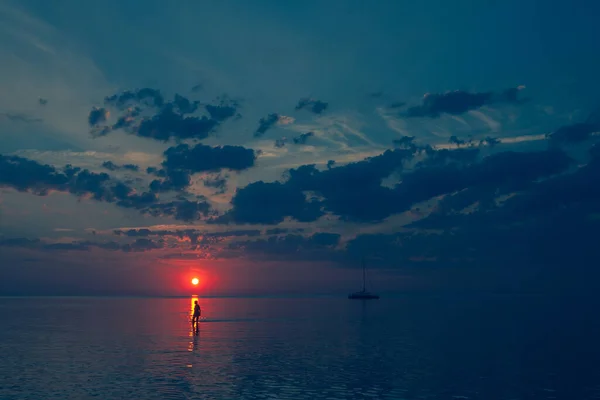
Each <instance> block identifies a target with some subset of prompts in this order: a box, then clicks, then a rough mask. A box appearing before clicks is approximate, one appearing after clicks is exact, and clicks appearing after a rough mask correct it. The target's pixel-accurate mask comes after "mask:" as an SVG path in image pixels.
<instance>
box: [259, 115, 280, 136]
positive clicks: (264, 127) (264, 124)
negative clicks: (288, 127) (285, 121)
mask: <svg viewBox="0 0 600 400" xmlns="http://www.w3.org/2000/svg"><path fill="white" fill-rule="evenodd" d="M278 120H279V114H275V113H273V114H269V115H267V116H266V117H264V118H261V119H260V121H258V128H257V129H256V131H255V132H254V136H255V137H259V136H262V135H264V134H265V132H267V131H268V130H269V129H271V128H272V127H273V125H275V124H276V123H277V121H278Z"/></svg>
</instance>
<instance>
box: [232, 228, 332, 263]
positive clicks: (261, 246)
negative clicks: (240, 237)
mask: <svg viewBox="0 0 600 400" xmlns="http://www.w3.org/2000/svg"><path fill="white" fill-rule="evenodd" d="M339 241H340V235H339V234H336V233H325V232H323V233H315V234H313V235H312V236H308V237H307V236H302V235H294V234H288V235H285V236H271V237H269V238H267V239H258V240H247V241H237V242H232V243H230V244H229V245H228V249H230V250H235V251H241V252H243V256H245V257H250V258H259V259H262V258H265V257H268V258H271V259H272V258H278V257H282V258H287V257H290V256H291V255H293V257H294V258H295V259H296V260H301V259H318V260H321V261H323V259H324V257H325V256H328V257H330V253H331V252H332V251H333V250H334V248H335V247H336V246H337V245H338V243H339Z"/></svg>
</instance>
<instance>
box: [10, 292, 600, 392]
mask: <svg viewBox="0 0 600 400" xmlns="http://www.w3.org/2000/svg"><path fill="white" fill-rule="evenodd" d="M199 301H200V304H201V306H202V309H203V321H202V323H201V324H200V328H199V330H198V332H197V334H196V332H195V331H193V330H192V329H191V325H190V323H189V320H188V318H189V313H190V310H191V307H192V302H193V299H190V298H188V299H147V298H146V299H123V298H0V321H1V322H0V323H1V328H0V399H2V400H12V399H19V400H22V399H23V400H24V399H77V400H85V399H99V398H100V399H232V400H233V399H506V400H509V399H592V398H597V399H600V364H599V361H600V344H599V339H600V335H599V334H600V323H599V322H598V313H597V311H596V308H595V307H594V306H593V305H592V304H590V303H589V302H586V301H581V300H578V301H572V302H571V301H565V300H564V299H563V300H561V301H560V302H559V301H557V300H551V299H546V298H538V297H514V296H513V297H509V296H487V297H484V298H477V299H475V298H460V299H459V298H456V296H447V297H425V296H413V297H406V298H398V299H382V300H379V301H371V302H360V301H349V300H347V299H322V298H321V299H319V298H313V299H243V298H237V299H202V298H201V299H200V300H199Z"/></svg>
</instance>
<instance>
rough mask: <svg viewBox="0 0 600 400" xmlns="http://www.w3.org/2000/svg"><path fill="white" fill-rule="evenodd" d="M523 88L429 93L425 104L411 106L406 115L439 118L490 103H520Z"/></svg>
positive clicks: (424, 100) (425, 97)
mask: <svg viewBox="0 0 600 400" xmlns="http://www.w3.org/2000/svg"><path fill="white" fill-rule="evenodd" d="M523 88H524V87H522V86H519V87H517V88H510V89H507V90H505V91H503V92H502V93H499V94H496V93H493V92H484V93H469V92H465V91H462V90H455V91H453V92H446V93H444V94H437V93H434V94H430V93H427V94H426V95H425V96H424V97H423V104H421V105H419V106H412V107H409V108H408V110H407V111H406V113H405V116H406V117H409V118H412V117H428V118H438V117H439V116H440V115H441V114H451V115H460V114H464V113H466V112H467V111H470V110H476V109H478V108H481V107H483V106H485V105H490V104H498V103H514V104H518V103H520V101H519V100H518V99H517V94H518V92H519V91H520V90H522V89H523Z"/></svg>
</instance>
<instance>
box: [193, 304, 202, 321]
mask: <svg viewBox="0 0 600 400" xmlns="http://www.w3.org/2000/svg"><path fill="white" fill-rule="evenodd" d="M201 313H202V312H201V310H200V304H198V300H195V301H194V316H193V317H192V325H196V326H197V325H198V322H199V321H200V314H201Z"/></svg>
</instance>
